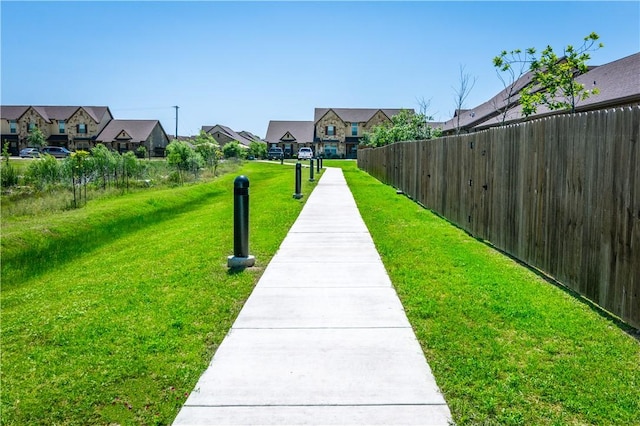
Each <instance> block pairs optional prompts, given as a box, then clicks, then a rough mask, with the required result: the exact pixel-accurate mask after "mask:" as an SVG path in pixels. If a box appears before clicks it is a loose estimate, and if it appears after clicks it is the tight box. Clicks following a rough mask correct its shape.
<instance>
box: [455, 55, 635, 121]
mask: <svg viewBox="0 0 640 426" xmlns="http://www.w3.org/2000/svg"><path fill="white" fill-rule="evenodd" d="M639 76H640V53H635V54H633V55H629V56H626V57H624V58H621V59H618V60H616V61H613V62H609V63H607V64H604V65H600V66H596V67H589V71H588V72H586V73H584V74H582V75H581V76H579V77H578V78H577V79H576V81H577V82H578V83H581V84H583V85H584V86H585V88H586V89H589V90H591V89H593V88H595V87H597V88H598V89H599V90H600V93H599V94H597V95H592V96H590V97H589V98H588V99H586V100H584V101H579V102H578V103H577V105H576V111H578V112H580V111H589V110H595V109H601V108H609V107H615V106H620V105H625V104H630V103H634V102H640V77H639ZM530 81H531V74H530V73H527V74H525V75H524V76H523V77H522V78H520V79H519V80H518V81H516V82H515V83H514V86H516V87H514V89H515V90H514V92H517V93H516V94H515V95H514V96H513V99H512V104H511V105H510V106H509V107H510V109H509V111H508V112H507V116H506V120H505V124H509V123H514V122H518V121H521V120H522V119H524V116H523V115H522V106H521V105H520V104H519V103H518V100H519V99H520V95H519V92H520V90H521V89H522V88H523V87H525V86H526V85H527V84H529V83H530ZM507 90H508V89H505V90H502V91H501V92H500V93H498V94H497V95H496V96H494V97H493V98H492V99H491V100H489V101H487V102H485V103H483V104H481V105H479V106H478V107H476V108H472V109H470V110H469V111H467V113H466V114H463V115H462V116H461V117H460V127H461V128H464V129H475V130H481V129H486V128H489V127H494V126H497V125H499V124H500V123H501V121H502V116H501V115H500V114H498V113H497V110H498V109H500V108H502V107H503V106H504V105H505V104H506V102H505V101H504V100H505V98H506V93H507ZM496 106H497V107H498V108H496ZM563 112H566V111H552V110H550V109H549V108H548V107H546V106H544V105H542V106H539V107H538V109H537V111H536V113H535V114H532V115H530V116H529V117H527V119H532V118H540V117H544V116H547V115H552V114H559V113H563ZM456 126H457V119H456V118H452V119H450V120H447V121H446V122H445V125H444V127H443V130H444V131H447V130H453V129H455V128H456Z"/></svg>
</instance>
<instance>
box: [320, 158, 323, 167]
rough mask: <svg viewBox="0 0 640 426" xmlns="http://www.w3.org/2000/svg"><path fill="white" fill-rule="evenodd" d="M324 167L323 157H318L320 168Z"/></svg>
mask: <svg viewBox="0 0 640 426" xmlns="http://www.w3.org/2000/svg"><path fill="white" fill-rule="evenodd" d="M323 167H324V157H320V168H321V169H322V168H323Z"/></svg>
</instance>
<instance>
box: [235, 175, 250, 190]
mask: <svg viewBox="0 0 640 426" xmlns="http://www.w3.org/2000/svg"><path fill="white" fill-rule="evenodd" d="M233 187H234V188H249V178H248V177H246V176H245V175H240V176H238V177H237V178H235V180H234V181H233Z"/></svg>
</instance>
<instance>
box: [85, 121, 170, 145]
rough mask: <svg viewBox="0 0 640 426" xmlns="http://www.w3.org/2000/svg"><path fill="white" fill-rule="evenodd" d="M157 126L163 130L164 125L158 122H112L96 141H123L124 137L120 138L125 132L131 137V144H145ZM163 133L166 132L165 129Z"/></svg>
mask: <svg viewBox="0 0 640 426" xmlns="http://www.w3.org/2000/svg"><path fill="white" fill-rule="evenodd" d="M156 126H160V129H162V125H161V124H160V122H159V121H158V120H111V121H110V122H109V124H107V125H106V126H105V128H104V129H102V131H101V132H100V134H99V135H98V136H96V141H99V142H114V141H117V140H121V139H122V137H120V138H119V136H121V134H122V133H123V132H124V133H125V134H126V135H128V136H129V137H131V139H130V140H129V141H130V142H144V141H146V140H147V139H148V138H149V136H150V135H151V132H153V129H154V128H155V127H156ZM162 131H163V132H164V129H162ZM165 135H166V133H165Z"/></svg>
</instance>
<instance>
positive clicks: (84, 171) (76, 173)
mask: <svg viewBox="0 0 640 426" xmlns="http://www.w3.org/2000/svg"><path fill="white" fill-rule="evenodd" d="M88 158H89V153H88V152H87V151H82V150H80V151H76V152H73V153H71V155H70V156H69V157H67V158H66V160H65V163H66V164H65V166H66V168H67V169H68V173H69V176H70V177H71V189H72V191H73V206H74V207H75V208H78V207H80V204H81V202H82V188H83V187H84V203H85V204H87V180H88V175H89V172H90V169H89V166H90V164H89V163H90V161H89V160H88ZM78 198H79V200H78Z"/></svg>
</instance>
